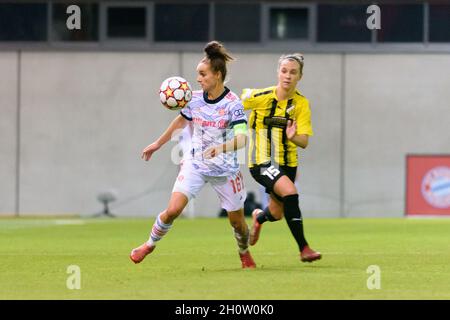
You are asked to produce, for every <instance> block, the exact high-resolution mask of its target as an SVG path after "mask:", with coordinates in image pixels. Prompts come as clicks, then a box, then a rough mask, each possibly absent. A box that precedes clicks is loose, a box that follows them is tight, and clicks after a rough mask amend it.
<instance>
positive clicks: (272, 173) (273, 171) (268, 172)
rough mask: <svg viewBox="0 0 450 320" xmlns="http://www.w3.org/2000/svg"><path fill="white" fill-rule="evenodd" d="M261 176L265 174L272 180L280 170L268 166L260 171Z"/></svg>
mask: <svg viewBox="0 0 450 320" xmlns="http://www.w3.org/2000/svg"><path fill="white" fill-rule="evenodd" d="M261 174H262V175H263V176H267V177H268V178H269V179H270V180H273V179H275V178H276V176H278V175H279V174H280V170H278V169H277V168H275V167H274V166H270V167H268V168H267V169H266V170H264V171H263V173H261Z"/></svg>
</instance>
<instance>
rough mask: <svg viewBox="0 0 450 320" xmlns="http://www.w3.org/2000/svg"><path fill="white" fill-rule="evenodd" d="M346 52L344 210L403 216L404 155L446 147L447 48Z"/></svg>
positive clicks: (449, 124) (449, 127) (449, 123)
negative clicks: (401, 52) (425, 51)
mask: <svg viewBox="0 0 450 320" xmlns="http://www.w3.org/2000/svg"><path fill="white" fill-rule="evenodd" d="M345 59H346V60H345V73H346V81H345V99H346V104H345V136H346V139H345V146H344V148H345V211H346V213H347V215H349V216H402V215H403V214H404V201H405V155H406V154H407V153H431V154H433V153H435V154H436V153H437V154H444V153H445V154H450V112H449V110H450V73H449V72H448V71H449V70H450V56H449V55H444V54H442V55H431V54H428V55H422V54H421V55H419V54H412V55H389V54H381V55H349V56H346V58H345Z"/></svg>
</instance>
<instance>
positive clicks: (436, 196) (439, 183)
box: [422, 167, 450, 209]
mask: <svg viewBox="0 0 450 320" xmlns="http://www.w3.org/2000/svg"><path fill="white" fill-rule="evenodd" d="M422 195H423V197H424V198H425V200H426V201H427V202H428V203H429V204H430V205H432V206H433V207H436V208H440V209H445V208H448V207H450V168H449V167H434V168H433V169H431V170H430V171H428V172H427V173H426V174H425V176H424V177H423V180H422Z"/></svg>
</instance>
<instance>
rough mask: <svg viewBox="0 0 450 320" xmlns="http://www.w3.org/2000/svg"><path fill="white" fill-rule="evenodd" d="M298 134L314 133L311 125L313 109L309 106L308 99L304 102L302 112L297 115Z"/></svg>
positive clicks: (310, 134)
mask: <svg viewBox="0 0 450 320" xmlns="http://www.w3.org/2000/svg"><path fill="white" fill-rule="evenodd" d="M296 121H297V134H306V135H309V136H312V135H313V130H312V125H311V109H310V108H309V101H308V100H307V99H305V100H304V102H303V103H302V107H301V109H300V112H299V113H298V115H297V120H296Z"/></svg>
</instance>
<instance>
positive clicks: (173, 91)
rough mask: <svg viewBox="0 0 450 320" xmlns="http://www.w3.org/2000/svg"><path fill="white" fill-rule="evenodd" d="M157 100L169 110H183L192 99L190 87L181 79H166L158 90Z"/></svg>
mask: <svg viewBox="0 0 450 320" xmlns="http://www.w3.org/2000/svg"><path fill="white" fill-rule="evenodd" d="M159 99H160V100H161V103H162V104H163V106H164V107H166V108H167V109H169V110H180V109H183V108H184V107H185V106H186V105H187V104H188V102H189V101H191V99H192V89H191V85H190V84H189V82H187V80H186V79H184V78H182V77H170V78H167V79H166V80H164V81H163V83H162V84H161V87H160V88H159Z"/></svg>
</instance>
